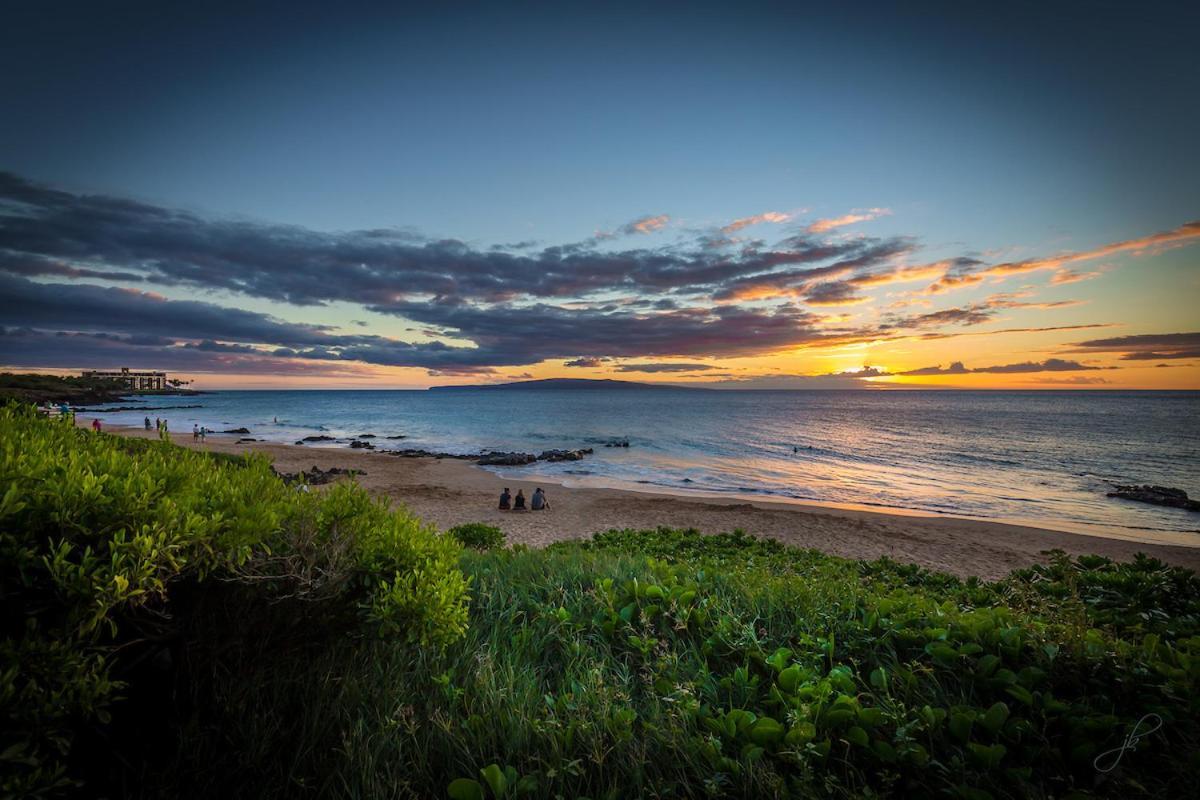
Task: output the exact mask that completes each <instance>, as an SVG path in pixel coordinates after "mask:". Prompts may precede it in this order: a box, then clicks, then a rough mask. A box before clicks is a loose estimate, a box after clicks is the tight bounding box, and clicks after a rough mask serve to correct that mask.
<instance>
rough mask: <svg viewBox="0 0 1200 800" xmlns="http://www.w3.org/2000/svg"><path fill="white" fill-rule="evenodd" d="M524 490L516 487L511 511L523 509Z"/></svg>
mask: <svg viewBox="0 0 1200 800" xmlns="http://www.w3.org/2000/svg"><path fill="white" fill-rule="evenodd" d="M525 510H526V509H525V490H524V489H517V497H516V499H515V500H513V511H525Z"/></svg>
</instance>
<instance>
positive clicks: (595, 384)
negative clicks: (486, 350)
mask: <svg viewBox="0 0 1200 800" xmlns="http://www.w3.org/2000/svg"><path fill="white" fill-rule="evenodd" d="M699 388H700V387H692V386H666V385H663V384H658V383H638V382H637V381H614V380H608V379H604V380H599V379H592V378H544V379H542V380H537V381H513V382H512V383H474V384H465V385H462V386H430V387H429V389H430V390H431V391H446V390H452V389H488V390H493V391H517V390H521V389H554V390H563V391H589V390H593V389H622V390H635V391H636V390H650V391H656V390H662V389H699Z"/></svg>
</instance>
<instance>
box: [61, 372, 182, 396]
mask: <svg viewBox="0 0 1200 800" xmlns="http://www.w3.org/2000/svg"><path fill="white" fill-rule="evenodd" d="M82 377H84V378H97V379H99V380H106V381H120V382H121V383H123V384H125V385H126V386H128V387H129V388H130V389H133V390H134V391H138V392H145V391H153V390H155V389H158V390H162V389H166V388H167V373H165V372H149V371H140V372H139V371H137V370H131V369H129V367H121V369H120V370H112V369H110V370H94V369H93V370H88V371H86V372H84V373H83V374H82Z"/></svg>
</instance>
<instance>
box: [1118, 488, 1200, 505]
mask: <svg viewBox="0 0 1200 800" xmlns="http://www.w3.org/2000/svg"><path fill="white" fill-rule="evenodd" d="M1108 496H1109V497H1119V498H1121V499H1122V500H1136V501H1137V502H1139V503H1151V504H1152V505H1156V506H1167V507H1169V508H1182V509H1186V510H1187V511H1200V501H1197V500H1191V499H1189V498H1188V496H1187V492H1185V491H1183V490H1182V489H1172V488H1169V487H1166V486H1150V485H1148V484H1143V485H1141V486H1139V485H1137V484H1132V485H1129V486H1116V487H1115V488H1114V490H1113V491H1111V492H1109V493H1108Z"/></svg>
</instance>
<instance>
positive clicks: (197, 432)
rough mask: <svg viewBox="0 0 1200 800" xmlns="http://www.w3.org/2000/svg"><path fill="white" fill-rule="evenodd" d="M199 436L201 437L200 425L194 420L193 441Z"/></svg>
mask: <svg viewBox="0 0 1200 800" xmlns="http://www.w3.org/2000/svg"><path fill="white" fill-rule="evenodd" d="M199 438H200V426H199V425H197V424H196V423H194V422H193V423H192V441H193V442H194V441H196V440H197V439H199Z"/></svg>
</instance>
